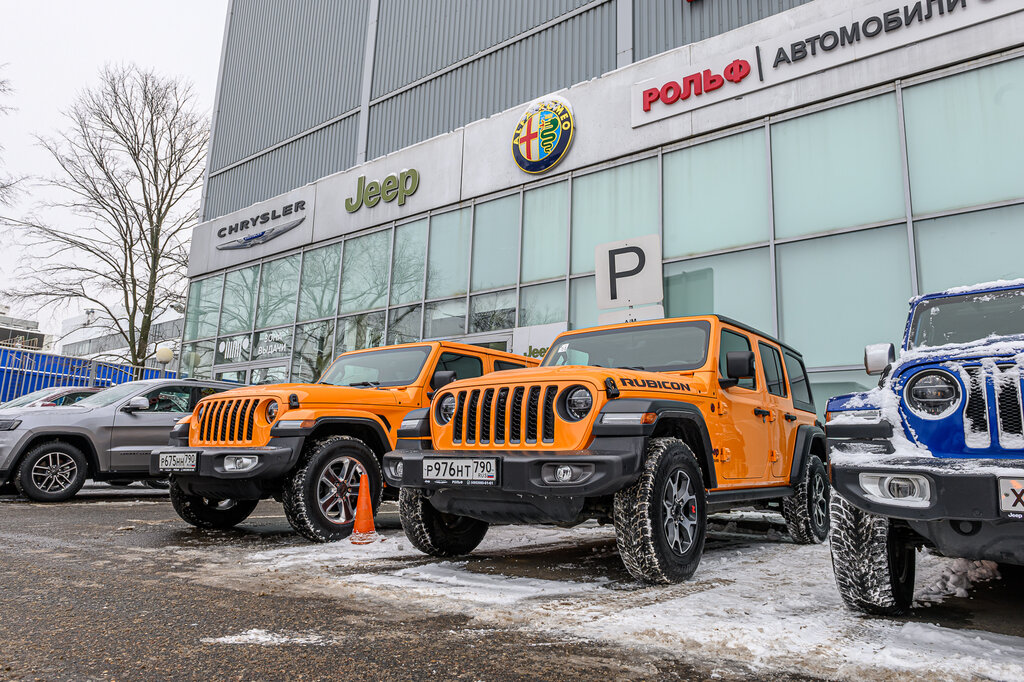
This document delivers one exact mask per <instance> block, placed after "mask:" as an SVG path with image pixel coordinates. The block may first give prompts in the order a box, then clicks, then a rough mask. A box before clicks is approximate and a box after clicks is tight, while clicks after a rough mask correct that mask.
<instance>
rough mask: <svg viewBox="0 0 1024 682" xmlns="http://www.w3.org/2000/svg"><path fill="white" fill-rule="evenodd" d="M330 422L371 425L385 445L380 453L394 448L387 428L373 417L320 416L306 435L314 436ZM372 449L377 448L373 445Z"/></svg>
mask: <svg viewBox="0 0 1024 682" xmlns="http://www.w3.org/2000/svg"><path fill="white" fill-rule="evenodd" d="M328 424H329V425H333V424H343V425H344V424H347V425H353V426H361V427H369V428H370V430H372V431H373V433H374V435H376V436H377V438H378V440H379V441H380V445H381V446H382V447H383V451H382V452H381V453H380V454H381V457H383V456H384V455H386V454H387V453H388V452H391V450H392V449H393V446H392V445H391V439H390V438H389V437H388V433H387V431H386V430H385V427H384V425H383V424H382V423H381V422H379V421H377V420H376V419H374V418H373V417H346V416H337V417H318V418H317V420H316V423H315V424H314V425H313V428H311V429H309V431H308V432H307V433H306V434H304V435H306V436H307V437H308V436H312V435H313V434H314V433H316V431H317V429H319V428H321V427H322V426H324V425H328ZM367 445H370V443H367ZM371 449H375V448H373V447H371Z"/></svg>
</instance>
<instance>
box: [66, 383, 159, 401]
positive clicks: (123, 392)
mask: <svg viewBox="0 0 1024 682" xmlns="http://www.w3.org/2000/svg"><path fill="white" fill-rule="evenodd" d="M140 388H142V386H141V385H140V384H139V383H138V382H135V381H129V382H128V383H127V384H119V385H118V386H112V387H110V388H107V389H104V390H102V391H100V392H99V393H93V394H92V395H90V396H87V397H85V398H82V399H81V400H79V401H78V402H77V403H75V407H106V406H107V405H113V404H114V403H116V402H117V401H118V400H122V399H124V398H127V397H129V396H132V395H135V394H136V393H138V392H139V389H140Z"/></svg>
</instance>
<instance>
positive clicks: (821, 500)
mask: <svg viewBox="0 0 1024 682" xmlns="http://www.w3.org/2000/svg"><path fill="white" fill-rule="evenodd" d="M811 510H812V513H813V514H814V523H815V525H816V526H817V527H818V528H824V527H825V524H826V520H827V519H828V496H827V495H826V489H825V479H824V478H823V477H822V476H815V477H814V486H813V489H812V491H811Z"/></svg>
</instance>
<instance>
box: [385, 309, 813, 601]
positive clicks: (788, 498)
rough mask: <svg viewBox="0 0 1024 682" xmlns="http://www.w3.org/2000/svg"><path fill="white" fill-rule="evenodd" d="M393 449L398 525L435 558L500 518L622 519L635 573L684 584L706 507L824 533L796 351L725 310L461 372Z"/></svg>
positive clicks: (465, 545)
mask: <svg viewBox="0 0 1024 682" xmlns="http://www.w3.org/2000/svg"><path fill="white" fill-rule="evenodd" d="M398 437H399V441H398V447H397V449H396V451H395V452H392V453H390V454H388V455H385V457H384V477H385V480H386V481H387V483H388V485H390V486H395V487H400V488H401V495H400V502H399V507H400V511H401V519H402V526H403V527H404V529H405V532H406V535H407V536H408V537H409V540H410V541H411V542H412V543H413V545H415V546H416V547H417V548H418V549H420V550H421V551H423V552H425V553H427V554H432V555H434V556H453V555H459V554H465V553H468V552H470V551H472V550H473V549H474V548H475V547H476V546H477V545H478V544H479V543H480V541H481V540H482V539H483V537H484V534H485V533H486V532H487V528H488V525H489V524H491V523H518V524H524V523H549V524H558V525H564V526H571V525H574V524H578V523H580V522H582V521H585V520H587V519H597V520H598V521H599V522H601V523H608V522H610V523H613V524H614V526H615V535H616V541H617V545H618V548H619V554H620V555H621V557H622V560H623V563H625V565H626V568H627V569H628V570H629V572H630V573H631V574H632V575H633V576H634V577H636V578H638V579H640V580H643V581H647V582H652V583H671V582H678V581H682V580H686V579H688V578H689V577H690V576H691V575H693V572H694V571H695V570H696V569H697V566H698V564H699V563H700V558H701V554H702V552H703V548H704V538H705V533H706V527H707V514H708V512H709V511H721V510H726V509H730V508H735V507H745V506H751V505H753V506H764V507H770V508H781V511H782V513H783V515H784V516H785V519H786V522H787V525H788V527H789V531H790V535H791V536H792V538H793V540H794V541H796V542H798V543H817V542H822V541H823V540H824V539H825V537H826V535H827V533H828V504H829V488H828V476H827V475H826V472H825V466H824V462H825V460H826V453H827V450H826V441H825V435H824V433H823V431H822V429H821V428H820V426H819V424H818V423H817V420H816V419H815V412H814V403H813V401H812V398H811V389H810V386H809V384H808V381H807V375H806V373H805V370H804V365H803V360H802V358H801V355H800V353H799V352H797V351H796V350H794V349H793V348H790V347H789V346H787V345H785V344H783V343H780V342H779V341H777V340H775V339H773V338H771V337H770V336H767V335H766V334H763V333H761V332H759V331H757V330H755V329H751V328H750V327H748V326H746V325H743V324H740V323H739V322H735V321H733V320H730V319H727V318H725V317H721V316H714V315H708V316H699V317H685V318H677V319H669V320H659V321H656V322H642V323H632V324H624V325H614V326H606V327H597V328H593V329H584V330H580V331H572V332H567V333H565V334H562V335H561V336H559V337H558V338H557V339H555V341H554V342H553V343H552V344H551V347H550V348H549V349H548V352H547V354H546V355H545V356H544V360H543V361H542V362H541V365H540V367H538V368H533V369H522V370H517V371H514V372H504V373H502V374H497V375H494V376H484V377H480V378H475V379H465V380H460V381H456V382H454V383H452V384H449V385H447V386H445V387H444V389H443V390H441V391H438V393H437V395H436V396H435V397H434V399H433V401H432V403H431V406H430V408H429V409H427V410H417V411H415V412H411V413H410V414H408V415H406V418H405V420H404V422H403V424H402V428H401V429H400V431H399V434H398Z"/></svg>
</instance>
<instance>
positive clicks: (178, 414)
mask: <svg viewBox="0 0 1024 682" xmlns="http://www.w3.org/2000/svg"><path fill="white" fill-rule="evenodd" d="M237 387H238V384H234V383H227V382H221V381H197V380H191V379H150V380H146V381H131V382H128V383H125V384H119V385H117V386H113V387H111V388H108V389H106V390H104V391H100V392H99V393H95V394H93V395H90V396H88V397H86V398H83V399H82V400H80V401H78V402H77V403H75V404H74V405H72V406H67V407H45V408H28V409H20V410H0V486H3V485H5V484H7V483H8V482H11V481H13V483H14V485H15V487H17V489H18V491H19V492H21V493H22V494H23V495H25V496H26V497H28V498H30V499H32V500H36V501H37V502H62V501H64V500H67V499H70V498H71V497H73V496H74V495H75V493H77V492H78V490H79V489H80V488H81V487H82V484H83V483H85V480H86V479H87V478H91V479H93V480H97V481H117V482H124V481H136V480H145V479H149V478H152V477H151V476H150V473H149V454H150V452H151V451H152V450H153V449H154V448H157V447H163V446H166V445H167V441H168V438H169V436H170V432H171V428H172V427H173V426H174V424H175V423H176V422H177V421H178V420H179V419H181V418H182V417H184V416H186V415H188V414H189V413H191V412H192V408H193V407H195V404H196V403H197V402H199V399H200V398H204V397H206V396H208V395H213V394H214V393H220V392H221V391H226V390H228V389H230V388H237Z"/></svg>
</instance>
